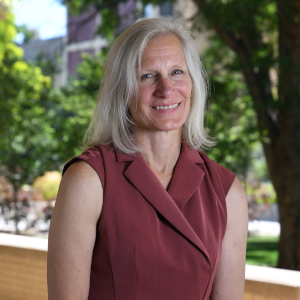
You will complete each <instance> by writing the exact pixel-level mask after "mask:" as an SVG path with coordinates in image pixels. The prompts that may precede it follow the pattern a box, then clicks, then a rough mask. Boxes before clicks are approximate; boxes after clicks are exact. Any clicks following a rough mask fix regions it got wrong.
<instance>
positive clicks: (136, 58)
mask: <svg viewBox="0 0 300 300" xmlns="http://www.w3.org/2000/svg"><path fill="white" fill-rule="evenodd" d="M165 35H174V36H176V37H177V38H178V39H179V41H180V43H181V45H182V49H183V52H184V55H185V60H186V64H187V68H188V70H189V73H190V76H191V78H192V86H193V87H192V99H191V107H190V112H189V115H188V117H187V120H186V122H185V124H184V125H183V128H182V138H183V140H184V141H185V142H186V143H188V144H189V146H190V148H192V149H201V148H202V149H209V148H211V147H212V146H214V144H215V143H214V142H213V141H212V140H211V138H210V137H209V136H208V135H207V133H206V132H205V130H204V111H205V103H206V97H207V90H208V77H207V73H206V71H205V69H204V67H203V65H202V63H201V61H200V58H199V55H198V53H197V50H196V48H195V45H194V41H193V39H192V37H191V35H190V32H189V31H188V30H187V29H186V28H185V27H184V25H183V23H181V22H180V21H176V20H169V19H147V20H143V21H140V22H138V23H136V24H134V25H132V26H131V27H130V28H128V29H127V30H126V31H125V32H123V33H122V34H121V35H120V36H119V37H118V38H117V40H116V41H115V42H114V44H113V45H112V47H111V48H110V51H109V53H108V56H107V59H106V63H105V70H104V77H103V79H102V82H101V86H100V91H99V99H98V103H97V106H96V108H95V111H94V115H93V117H92V120H91V123H90V126H89V128H88V130H87V132H86V134H85V137H84V148H88V147H92V146H95V145H98V144H102V145H108V144H110V143H111V142H113V143H114V146H115V147H116V149H117V150H119V151H121V152H124V153H127V154H134V153H136V152H139V151H141V149H140V148H139V146H138V145H137V144H136V143H135V139H134V136H133V133H132V124H133V122H132V120H131V117H130V112H129V106H130V102H131V101H132V100H133V99H138V85H139V82H138V78H140V76H137V75H140V74H137V72H140V69H141V58H142V55H143V52H144V50H145V48H146V47H147V44H148V42H149V41H150V40H151V39H153V38H155V37H157V36H165Z"/></svg>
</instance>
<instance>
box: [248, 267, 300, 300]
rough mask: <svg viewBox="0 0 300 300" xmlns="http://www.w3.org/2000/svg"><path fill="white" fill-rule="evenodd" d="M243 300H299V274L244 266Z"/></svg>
mask: <svg viewBox="0 0 300 300" xmlns="http://www.w3.org/2000/svg"><path fill="white" fill-rule="evenodd" d="M243 300H300V272H299V271H291V270H283V269H276V268H268V267H258V266H250V265H246V282H245V291H244V298H243Z"/></svg>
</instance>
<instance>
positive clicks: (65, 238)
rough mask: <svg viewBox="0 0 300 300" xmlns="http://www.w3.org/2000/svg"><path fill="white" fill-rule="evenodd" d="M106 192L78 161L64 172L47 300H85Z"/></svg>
mask: <svg viewBox="0 0 300 300" xmlns="http://www.w3.org/2000/svg"><path fill="white" fill-rule="evenodd" d="M102 205H103V189H102V185H101V181H100V179H99V177H98V175H97V173H96V171H95V170H94V169H93V168H92V167H91V166H90V165H89V164H87V163H85V162H83V161H77V162H75V163H73V164H72V165H71V166H70V167H69V168H68V169H67V171H66V172H65V174H64V176H63V178H62V181H61V184H60V187H59V191H58V195H57V199H56V204H55V208H54V212H53V215H52V219H51V226H50V231H49V246H48V265H47V280H48V300H86V299H87V298H88V293H89V286H90V270H91V261H92V254H93V249H94V244H95V238H96V229H97V228H96V227H97V222H98V220H99V217H100V213H101V210H102Z"/></svg>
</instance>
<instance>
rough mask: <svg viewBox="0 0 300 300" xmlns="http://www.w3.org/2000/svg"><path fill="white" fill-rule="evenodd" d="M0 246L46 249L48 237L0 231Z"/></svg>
mask: <svg viewBox="0 0 300 300" xmlns="http://www.w3.org/2000/svg"><path fill="white" fill-rule="evenodd" d="M0 246H8V247H17V248H23V249H33V250H39V251H48V239H43V238H37V237H31V236H24V235H15V234H8V233H0Z"/></svg>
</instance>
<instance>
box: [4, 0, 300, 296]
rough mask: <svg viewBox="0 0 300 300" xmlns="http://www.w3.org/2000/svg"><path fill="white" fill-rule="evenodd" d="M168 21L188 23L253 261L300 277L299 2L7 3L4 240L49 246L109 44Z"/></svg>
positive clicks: (210, 120) (209, 124)
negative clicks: (240, 199)
mask: <svg viewBox="0 0 300 300" xmlns="http://www.w3.org/2000/svg"><path fill="white" fill-rule="evenodd" d="M166 16H174V17H177V18H182V19H184V20H186V22H187V25H188V26H189V27H190V30H191V31H192V33H193V35H194V37H195V40H196V44H197V47H198V49H199V53H200V56H201V58H202V61H203V64H204V65H205V67H206V69H207V71H208V73H209V76H210V89H211V91H210V95H209V99H208V103H207V113H206V118H205V126H206V128H207V131H208V132H209V134H210V135H211V136H213V137H215V138H216V141H217V142H218V144H217V146H216V147H215V148H214V149H213V150H212V151H210V152H207V154H208V155H209V157H210V158H211V159H214V160H216V161H217V162H219V163H221V164H223V165H224V166H225V167H227V168H229V169H231V170H232V171H234V172H235V173H236V174H237V176H238V177H239V179H240V180H241V181H242V183H243V185H244V187H245V189H246V192H247V197H248V206H249V231H248V247H247V260H246V263H247V264H252V265H260V266H269V267H279V268H284V269H290V270H300V100H299V79H300V60H299V57H300V56H299V54H300V25H299V24H300V23H299V21H300V1H298V0H286V1H284V0H277V1H271V0H259V1H258V0H174V1H149V0H127V1H118V0H109V1H108V0H61V1H59V0H20V1H13V0H0V232H2V233H5V234H11V235H23V236H34V237H39V238H44V239H45V241H46V239H47V235H48V229H49V225H50V222H51V215H52V211H53V208H54V205H55V198H56V194H57V190H58V186H59V182H60V179H61V171H62V168H63V165H64V164H65V163H66V162H67V161H68V160H70V159H71V158H72V157H74V156H76V155H78V154H80V153H81V152H82V150H81V149H80V146H81V141H82V138H83V135H84V132H85V130H86V128H87V126H88V124H89V121H90V118H91V115H92V113H93V109H94V107H95V104H96V99H97V92H98V88H99V84H100V82H101V78H102V74H103V64H104V62H105V58H106V55H107V51H108V49H109V47H110V45H111V44H112V43H113V41H114V40H115V39H116V37H118V35H120V34H121V33H122V32H123V31H124V30H125V29H126V28H128V27H129V26H130V25H132V24H134V23H135V22H137V21H139V20H142V19H145V18H163V17H166ZM3 236H4V235H1V237H2V238H3ZM1 237H0V245H1ZM5 237H7V235H5ZM0 255H1V248H0ZM0 265H1V257H0ZM0 275H1V274H0ZM0 285H1V276H0ZM299 295H300V291H299ZM299 297H300V296H299ZM12 299H13V298H12ZM14 299H15V298H14ZM24 299H25V298H24ZM26 299H27V298H26ZM291 299H292V298H291Z"/></svg>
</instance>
